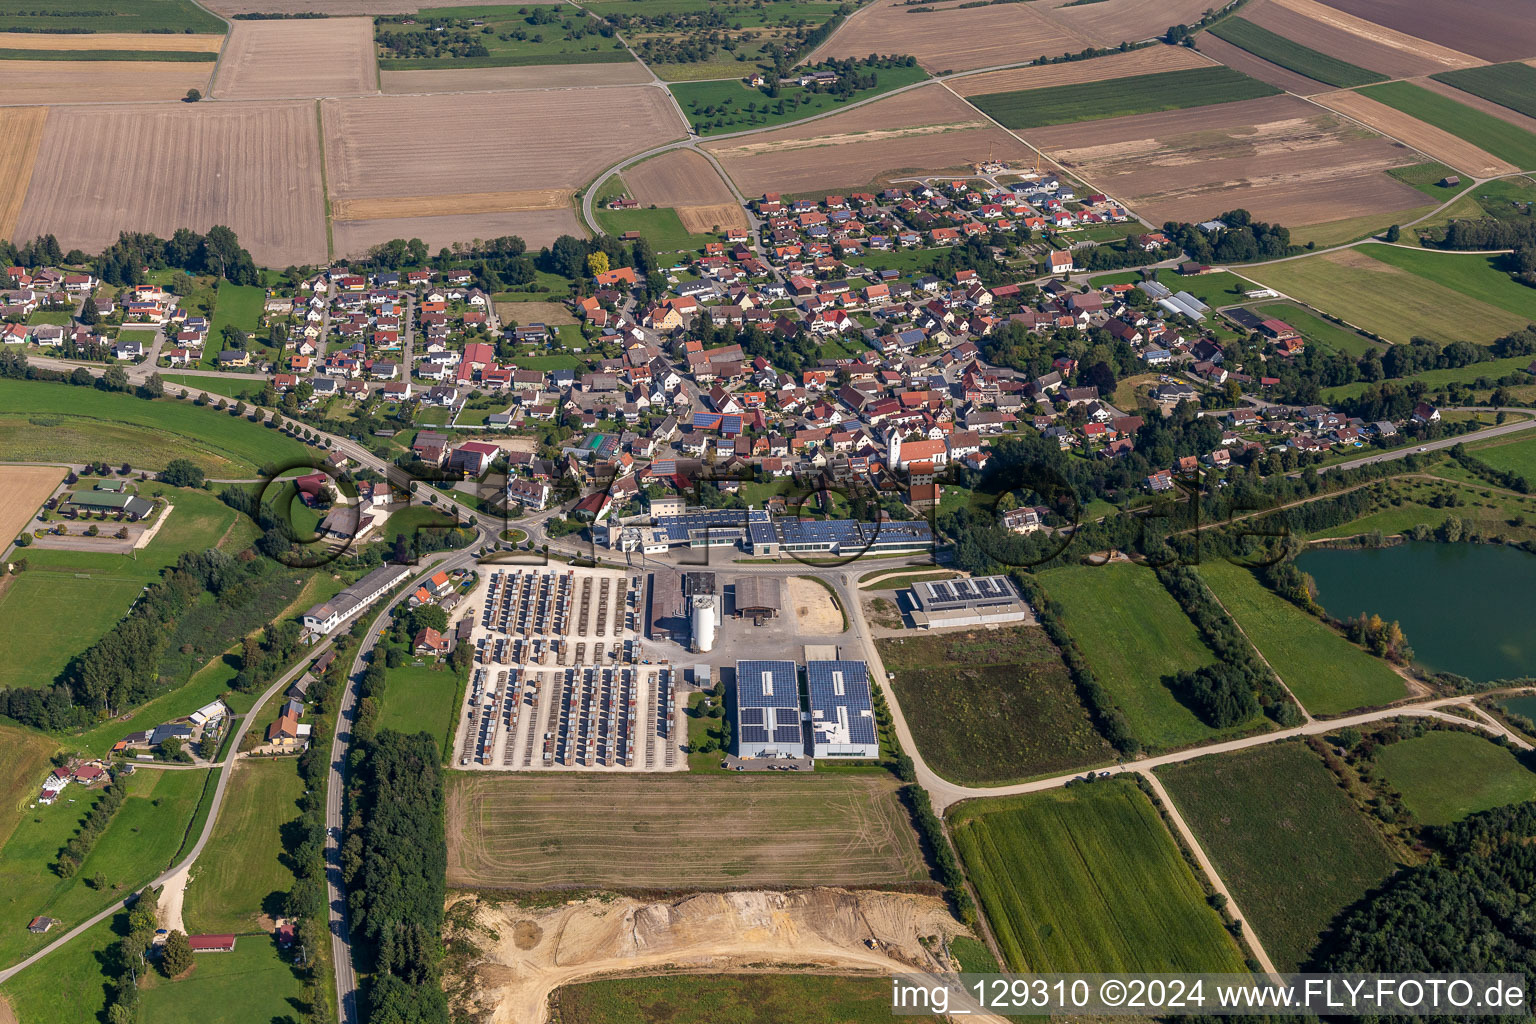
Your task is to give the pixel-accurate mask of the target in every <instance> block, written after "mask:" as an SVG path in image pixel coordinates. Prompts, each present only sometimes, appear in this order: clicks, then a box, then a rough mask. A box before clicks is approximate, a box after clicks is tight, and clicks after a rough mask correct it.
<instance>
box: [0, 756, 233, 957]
mask: <svg viewBox="0 0 1536 1024" xmlns="http://www.w3.org/2000/svg"><path fill="white" fill-rule="evenodd" d="M207 777H208V772H207V771H163V770H154V769H149V768H142V769H140V770H139V771H138V772H136V773H134V775H132V776H131V777H130V778H128V779H126V780H125V782H126V784H127V786H128V799H127V800H125V801H124V802H123V806H122V807H121V808H119V809H118V812H117V815H116V817H114V818H113V819H112V824H111V825H110V826H109V827H108V829H107V831H106V832H105V833H103V835H102V836H101V838H100V839H98V840H97V842H96V845H95V847H94V848H93V849H92V850H91V852H90V854H89V855H88V856H87V857H86V859H85V863H84V864H82V865H81V866H80V870H79V871H78V872H77V873H76V874H75V876H74V877H73V878H68V879H64V878H60V877H59V876H58V875H56V874H54V872H53V870H52V864H53V861H54V858H55V857H56V856H57V854H58V851H59V848H60V847H61V846H63V845H64V843H65V842H66V841H68V839H69V838H70V836H72V835H74V834H75V832H76V830H77V828H78V826H79V823H80V821H81V819H83V818H84V817H85V813H86V811H87V810H88V809H89V807H90V806H91V805H92V804H94V803H95V800H96V797H97V795H98V794H99V793H100V790H99V789H97V790H90V791H87V790H84V789H82V788H80V787H78V786H73V785H72V786H69V787H68V788H66V789H65V790H64V792H63V794H62V795H61V796H60V798H59V801H58V803H56V804H54V805H53V806H52V807H37V808H35V809H33V810H29V811H27V812H26V813H24V814H23V815H22V818H21V822H20V823H19V824H18V825H17V826H16V830H15V832H13V833H12V834H11V838H10V839H9V840H8V841H7V842H6V844H5V846H4V847H3V848H0V908H3V910H4V916H5V918H6V920H8V921H12V922H19V923H20V924H25V923H26V922H27V921H29V920H31V919H32V917H33V916H34V915H37V914H47V915H48V916H50V917H55V918H58V919H59V920H60V921H61V922H62V923H63V925H64V928H65V929H68V928H70V927H72V926H74V925H76V924H79V923H80V922H81V921H82V920H84V919H85V918H87V917H89V916H90V915H91V914H93V913H95V912H96V911H98V910H101V909H102V908H103V907H106V906H108V905H109V904H111V903H112V902H113V901H114V900H117V899H121V898H122V896H123V894H124V893H125V892H127V891H129V890H132V889H136V888H138V887H140V886H142V885H144V884H145V883H146V882H148V881H149V880H150V879H151V878H153V877H155V876H156V875H158V874H159V873H160V872H162V871H164V870H165V869H166V868H168V867H170V865H171V862H172V860H173V859H174V858H175V857H176V855H177V853H178V852H179V851H180V850H181V847H182V841H183V838H184V837H185V835H186V833H187V830H188V825H189V823H191V822H192V820H193V819H194V816H195V815H196V814H197V813H198V809H199V805H200V804H201V803H202V801H203V796H204V787H203V783H204V780H205V779H206V778H207ZM97 874H100V875H101V876H102V877H103V878H104V879H105V880H106V882H107V887H106V888H105V889H102V890H97V889H93V888H92V887H91V886H90V885H89V884H88V880H89V879H91V878H93V877H95V876H96V875H97ZM20 924H18V925H16V926H14V927H8V928H5V929H0V963H6V964H10V963H14V962H15V961H16V960H17V959H19V958H21V957H22V956H24V955H26V954H28V953H31V952H32V951H34V950H36V949H38V948H40V947H42V946H44V945H47V943H48V942H49V941H51V939H52V938H56V937H57V932H55V933H54V934H53V935H51V936H50V935H33V934H31V933H30V932H28V931H27V930H26V929H25V928H23V927H20Z"/></svg>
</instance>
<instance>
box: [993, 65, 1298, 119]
mask: <svg viewBox="0 0 1536 1024" xmlns="http://www.w3.org/2000/svg"><path fill="white" fill-rule="evenodd" d="M1279 91H1280V90H1279V89H1276V88H1275V87H1274V86H1272V85H1269V84H1268V83H1266V82H1260V81H1259V80H1258V79H1255V78H1249V77H1248V76H1247V75H1245V74H1243V73H1242V72H1240V71H1234V70H1232V69H1231V68H1228V67H1214V66H1213V67H1208V68H1189V69H1185V70H1183V71H1162V72H1158V73H1156V74H1150V75H1130V76H1128V77H1125V78H1111V79H1108V80H1106V81H1102V82H1087V83H1081V84H1077V85H1056V86H1050V87H1048V88H1044V89H1022V90H1018V91H1015V92H996V93H985V94H983V95H980V96H972V97H971V98H970V99H971V102H972V103H974V104H975V105H976V106H977V107H979V108H980V109H981V110H982V111H984V112H985V113H987V114H989V115H990V116H992V117H994V118H996V119H997V120H998V121H999V122H1000V123H1002V124H1003V125H1004V126H1005V127H1008V128H1041V127H1044V126H1046V125H1051V124H1069V123H1071V122H1074V121H1096V120H1099V119H1101V118H1106V117H1124V116H1126V115H1128V114H1149V113H1152V112H1154V111H1158V110H1180V109H1183V108H1185V107H1204V106H1208V105H1210V104H1213V103H1232V102H1234V101H1236V100H1252V99H1258V98H1259V97H1261V96H1273V95H1275V94H1276V93H1278V92H1279Z"/></svg>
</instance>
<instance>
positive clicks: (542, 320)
mask: <svg viewBox="0 0 1536 1024" xmlns="http://www.w3.org/2000/svg"><path fill="white" fill-rule="evenodd" d="M496 316H497V317H498V318H500V320H501V322H502V323H503V324H505V323H506V322H507V321H509V320H516V321H517V322H518V324H519V325H520V326H521V325H526V324H551V325H557V324H574V323H575V322H576V318H575V317H574V316H572V315H571V311H570V309H569V308H568V307H567V306H565V305H564V304H563V303H559V302H498V303H496Z"/></svg>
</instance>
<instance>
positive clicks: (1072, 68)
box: [950, 36, 1211, 96]
mask: <svg viewBox="0 0 1536 1024" xmlns="http://www.w3.org/2000/svg"><path fill="white" fill-rule="evenodd" d="M1204 38H1205V37H1204V36H1201V39H1202V40H1204ZM1210 66H1211V61H1210V60H1209V59H1207V58H1205V57H1202V56H1200V54H1199V53H1197V52H1196V51H1194V50H1191V49H1190V48H1189V47H1187V46H1162V45H1159V46H1149V47H1146V48H1144V49H1140V50H1130V51H1128V52H1126V53H1115V54H1111V55H1109V56H1108V57H1096V58H1094V59H1093V60H1073V61H1067V62H1066V63H1064V64H1042V65H1039V66H1038V67H1029V68H1012V69H1010V70H1007V71H988V72H987V73H985V74H981V75H967V76H966V77H964V78H958V79H955V80H954V81H953V82H951V83H950V84H951V85H952V86H953V87H954V90H955V92H958V93H959V94H960V95H962V96H980V95H982V94H983V93H989V92H1014V91H1016V90H1020V89H1045V88H1049V87H1050V86H1053V85H1080V84H1081V83H1083V82H1102V81H1105V80H1107V79H1110V78H1125V77H1126V76H1128V75H1155V74H1157V73H1158V72H1161V71H1179V70H1182V69H1184V68H1204V67H1210Z"/></svg>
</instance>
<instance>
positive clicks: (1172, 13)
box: [1004, 0, 1213, 55]
mask: <svg viewBox="0 0 1536 1024" xmlns="http://www.w3.org/2000/svg"><path fill="white" fill-rule="evenodd" d="M1004 6H1005V7H1006V5H1004ZM1212 6H1213V5H1212V4H1211V2H1210V0H1102V2H1100V3H1092V4H1082V5H1080V6H1077V7H1072V6H1069V5H1068V4H1067V2H1066V0H1060V2H1058V3H1056V4H1053V5H1052V9H1051V10H1049V11H1047V12H1046V17H1047V18H1049V19H1050V20H1052V21H1054V22H1056V23H1057V24H1059V25H1061V26H1063V27H1064V28H1066V29H1067V30H1068V31H1070V32H1073V33H1074V34H1076V35H1079V36H1082V37H1084V38H1086V39H1087V40H1088V41H1089V42H1090V43H1092V44H1093V45H1095V46H1113V45H1115V44H1117V43H1121V42H1127V41H1130V42H1135V41H1137V40H1140V39H1150V38H1152V37H1153V36H1158V35H1161V34H1162V33H1164V32H1166V31H1167V30H1168V26H1169V25H1180V24H1183V25H1193V24H1194V23H1195V22H1197V21H1199V20H1200V18H1201V16H1202V15H1203V14H1204V13H1205V12H1206V11H1207V10H1209V9H1210V8H1211V7H1212ZM1045 52H1047V53H1051V54H1053V55H1054V54H1055V53H1056V52H1058V51H1055V50H1048V51H1045Z"/></svg>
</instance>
